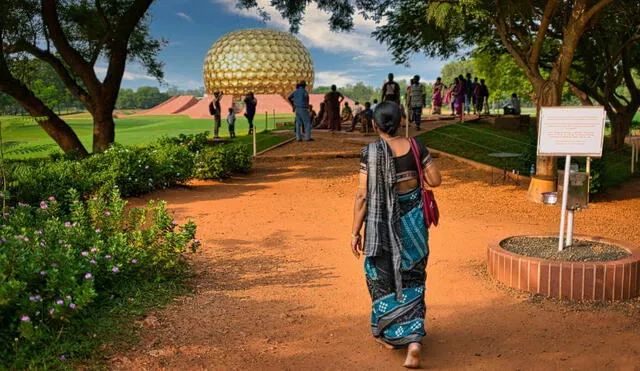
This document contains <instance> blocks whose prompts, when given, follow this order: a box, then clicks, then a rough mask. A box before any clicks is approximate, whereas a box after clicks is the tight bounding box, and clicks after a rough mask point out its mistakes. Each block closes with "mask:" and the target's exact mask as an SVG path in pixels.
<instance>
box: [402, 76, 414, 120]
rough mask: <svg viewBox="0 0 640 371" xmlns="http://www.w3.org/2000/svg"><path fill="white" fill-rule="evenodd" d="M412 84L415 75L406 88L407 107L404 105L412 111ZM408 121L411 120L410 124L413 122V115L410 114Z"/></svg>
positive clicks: (408, 110)
mask: <svg viewBox="0 0 640 371" xmlns="http://www.w3.org/2000/svg"><path fill="white" fill-rule="evenodd" d="M412 85H413V77H412V78H411V80H410V81H409V85H407V89H406V91H405V94H404V102H405V104H406V107H403V108H406V109H407V112H411V103H410V101H411V86H412ZM408 121H409V124H411V122H412V121H413V115H411V114H409V119H408Z"/></svg>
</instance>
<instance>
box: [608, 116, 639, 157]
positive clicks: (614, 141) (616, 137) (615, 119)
mask: <svg viewBox="0 0 640 371" xmlns="http://www.w3.org/2000/svg"><path fill="white" fill-rule="evenodd" d="M637 109H638V107H630V106H627V107H626V109H624V110H620V111H618V112H615V113H612V114H609V119H611V141H610V142H609V148H611V149H612V150H613V151H620V150H622V149H623V148H624V138H625V137H626V136H627V135H628V134H629V129H630V128H631V120H633V116H634V115H635V112H636V110H637Z"/></svg>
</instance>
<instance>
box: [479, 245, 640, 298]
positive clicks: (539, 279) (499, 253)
mask: <svg viewBox="0 0 640 371" xmlns="http://www.w3.org/2000/svg"><path fill="white" fill-rule="evenodd" d="M532 237H533V236H532ZM545 237H551V236H545ZM574 238H576V239H581V240H591V241H598V242H602V243H607V244H611V245H616V246H618V247H621V248H623V249H625V250H627V251H629V252H630V253H631V256H628V257H626V258H624V259H619V260H612V261H608V262H568V261H557V260H545V259H540V258H533V257H528V256H523V255H518V254H515V253H512V252H510V251H507V250H505V249H503V248H502V247H500V241H496V242H494V243H491V244H489V248H488V249H487V271H488V273H489V275H490V276H491V277H493V278H495V279H497V280H498V281H500V282H502V283H503V284H505V285H506V286H509V287H513V288H516V289H520V290H524V291H529V292H532V293H537V294H542V295H545V296H549V297H553V298H558V299H563V298H566V299H571V300H624V299H629V298H634V297H636V296H639V295H640V250H639V249H638V248H636V247H634V246H630V245H629V244H626V243H623V242H620V241H614V240H609V239H606V238H601V237H589V236H580V235H577V236H574Z"/></svg>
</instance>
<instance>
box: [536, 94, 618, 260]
mask: <svg viewBox="0 0 640 371" xmlns="http://www.w3.org/2000/svg"><path fill="white" fill-rule="evenodd" d="M605 116H606V115H605V111H604V108H603V107H542V108H541V109H540V128H539V130H538V156H566V159H565V165H564V179H563V187H562V207H561V215H560V233H559V236H558V251H562V250H563V249H564V246H565V242H566V246H571V244H572V243H573V210H569V213H568V214H569V215H568V220H566V219H567V215H566V214H567V198H568V197H567V194H568V191H569V175H570V173H571V156H584V157H601V156H602V143H603V140H604V121H605ZM565 221H566V224H567V226H566V228H567V236H566V241H565V240H564V230H565Z"/></svg>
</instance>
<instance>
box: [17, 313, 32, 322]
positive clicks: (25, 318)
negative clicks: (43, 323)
mask: <svg viewBox="0 0 640 371" xmlns="http://www.w3.org/2000/svg"><path fill="white" fill-rule="evenodd" d="M20 321H22V322H30V321H31V318H29V316H27V315H26V314H24V315H22V317H20Z"/></svg>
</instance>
